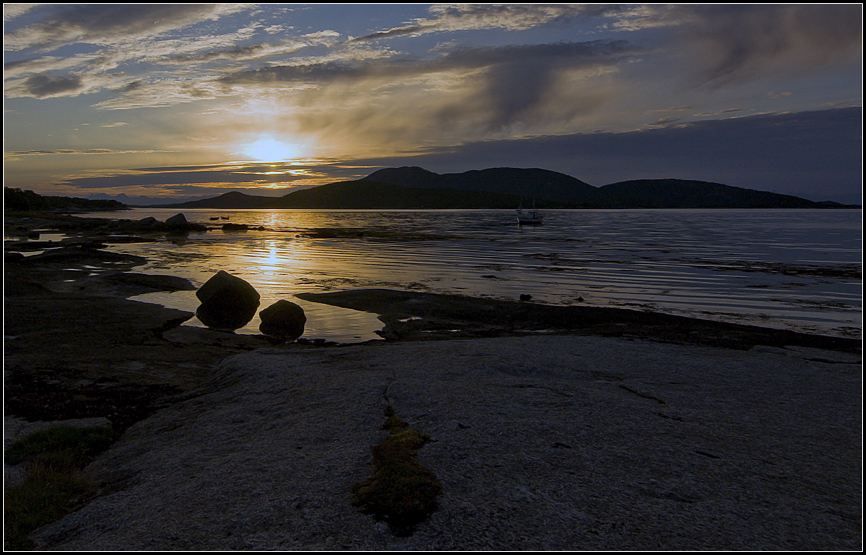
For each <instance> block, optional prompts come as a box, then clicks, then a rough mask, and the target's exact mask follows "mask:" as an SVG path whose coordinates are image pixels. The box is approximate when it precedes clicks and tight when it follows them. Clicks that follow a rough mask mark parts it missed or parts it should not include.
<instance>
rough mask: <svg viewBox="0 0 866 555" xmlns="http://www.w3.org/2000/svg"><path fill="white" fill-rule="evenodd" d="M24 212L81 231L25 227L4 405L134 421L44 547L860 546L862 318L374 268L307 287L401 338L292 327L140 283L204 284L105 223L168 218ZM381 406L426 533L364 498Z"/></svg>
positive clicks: (14, 286) (35, 413)
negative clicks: (397, 529)
mask: <svg viewBox="0 0 866 555" xmlns="http://www.w3.org/2000/svg"><path fill="white" fill-rule="evenodd" d="M85 221H86V220H85ZM6 224H7V227H8V226H10V225H12V226H15V229H16V231H18V232H20V233H27V232H28V231H27V227H28V226H30V228H31V230H32V228H35V227H37V226H39V227H44V226H46V225H58V226H59V225H64V226H70V227H67V228H66V229H67V230H68V231H69V232H70V235H71V238H70V239H68V240H67V241H66V242H65V243H64V244H63V245H62V246H60V245H57V244H52V245H42V247H49V248H47V249H45V252H44V253H42V254H36V255H32V256H26V257H25V256H15V255H14V253H13V252H12V251H14V250H16V249H15V247H16V245H15V244H14V242H9V243H7V244H6V245H5V247H6V249H5V250H6V263H5V264H4V279H5V285H4V300H5V307H4V321H5V338H4V381H5V386H6V387H5V416H6V417H7V422H8V419H9V418H10V417H11V418H14V419H16V420H17V421H18V422H20V421H27V422H31V421H60V420H66V419H70V418H105V419H106V421H107V422H109V423H110V424H111V425H112V426H113V427H114V428H115V430H116V431H118V432H119V433H121V434H122V435H121V436H120V440H119V441H118V442H117V443H116V444H115V445H114V446H112V447H111V448H110V449H109V451H107V452H106V453H104V454H103V455H101V456H100V457H99V458H98V459H97V460H96V461H94V463H92V464H91V465H90V467H88V469H87V474H88V475H89V476H90V477H91V478H92V479H93V480H95V481H97V482H99V483H102V484H103V488H104V493H105V494H104V495H103V496H101V497H99V498H97V499H95V500H93V501H92V502H90V503H89V504H87V505H86V506H84V507H83V508H81V509H80V510H78V511H76V512H75V513H73V514H71V515H69V516H67V517H65V518H63V519H62V520H60V521H58V522H56V523H54V524H52V525H49V526H47V527H44V528H43V529H41V530H40V531H38V532H37V534H35V536H34V537H35V539H36V541H37V544H38V546H39V547H40V548H41V549H87V550H101V549H112V550H121V549H123V550H126V549H135V550H143V549H323V550H324V549H485V550H486V549H503V550H504V549H859V548H860V547H862V528H861V525H862V505H861V503H860V500H861V493H862V480H861V474H860V470H861V468H862V451H861V448H862V442H861V431H862V429H861V421H860V415H861V409H862V398H861V391H862V373H861V364H862V363H861V352H862V351H861V342H860V341H857V340H851V339H840V338H830V337H820V336H810V335H804V334H795V333H791V332H784V331H781V330H771V329H764V328H756V327H751V326H737V325H731V324H721V323H715V322H706V321H701V320H694V319H689V318H678V317H671V316H664V315H658V314H651V313H644V312H634V311H624V310H615V309H595V308H592V307H548V306H544V305H537V304H534V303H529V302H518V301H514V302H505V301H492V300H485V299H470V298H466V297H458V296H443V295H429V294H419V293H408V292H399V291H384V290H371V291H355V292H343V293H329V294H323V295H306V296H305V297H304V298H305V299H307V300H315V301H318V302H327V303H332V304H336V305H339V306H345V307H349V308H354V309H358V310H365V311H370V312H375V313H377V314H380V319H381V320H382V321H383V331H382V335H383V337H384V338H385V341H378V342H373V343H370V344H363V345H352V346H328V347H324V348H323V347H321V346H318V345H316V344H310V343H306V344H305V343H297V342H294V343H289V344H284V345H279V346H274V345H272V344H271V341H270V340H268V339H267V338H265V337H264V336H243V335H237V334H233V333H226V332H219V331H213V330H206V329H201V328H192V327H190V326H185V325H183V323H184V322H185V321H186V320H188V319H189V318H191V317H192V314H190V313H186V312H183V311H176V310H170V309H165V308H162V307H159V306H156V305H150V304H145V303H138V302H134V301H129V300H127V299H126V297H128V296H130V295H134V294H139V293H141V292H146V291H154V290H172V289H184V288H191V287H192V285H191V284H190V283H188V282H185V280H177V279H175V278H173V277H172V276H150V275H145V274H138V273H136V272H135V271H134V270H135V268H136V267H137V266H139V265H141V264H142V263H143V262H144V261H143V260H141V259H136V258H135V257H128V256H120V255H115V254H113V253H111V252H108V251H106V250H104V249H103V248H101V246H102V245H105V244H106V242H110V241H112V240H156V239H157V238H158V237H157V236H156V235H154V234H160V233H165V232H166V230H164V229H152V230H150V231H148V230H141V231H142V232H141V233H139V231H140V230H137V229H133V228H131V227H130V228H128V229H124V230H123V232H122V233H119V232H118V231H117V230H114V231H113V232H111V233H108V232H106V230H105V228H104V226H106V225H108V224H106V223H104V222H103V223H100V222H90V221H87V223H84V224H82V223H76V222H66V221H63V222H62V224H57V221H55V224H50V223H46V221H38V220H34V219H30V220H27V221H22V220H11V221H10V220H9V219H8V218H7V222H6ZM115 225H116V224H115ZM129 225H130V226H131V225H132V224H129ZM74 226H78V227H77V229H76V228H75V227H74ZM22 228H23V229H22ZM31 232H32V231H31ZM148 233H150V235H148ZM121 237H124V239H120V238H121ZM26 245H27V246H26V247H24V243H22V244H21V245H17V246H18V247H19V249H18V250H21V248H27V249H29V248H34V241H30V242H28V243H26ZM385 406H391V407H392V408H393V409H394V410H395V411H396V413H397V415H399V416H400V417H401V418H403V419H405V420H407V421H408V422H409V423H410V424H411V425H413V426H415V427H417V428H419V429H421V430H422V431H424V432H426V433H427V434H429V435H430V436H431V438H432V440H433V441H432V443H430V444H428V445H426V446H424V447H423V449H421V450H420V452H419V457H420V458H421V460H422V462H423V463H424V464H425V465H426V466H427V467H428V468H430V469H431V470H432V471H433V472H434V473H435V474H436V475H437V476H438V477H439V479H440V481H441V482H442V484H443V490H442V494H441V499H440V508H439V510H438V511H436V512H435V513H434V514H433V515H432V516H431V517H430V519H429V520H428V521H427V522H425V523H423V524H421V525H420V526H419V527H418V529H417V530H416V531H415V533H414V534H412V535H411V536H409V537H397V536H395V535H394V534H392V533H390V531H389V530H388V527H387V526H386V525H384V524H382V523H378V522H376V521H374V520H373V519H372V518H371V517H370V516H368V515H364V514H362V513H360V512H359V511H358V510H357V509H356V508H355V507H353V506H352V505H351V503H350V499H351V493H350V489H351V486H352V484H353V483H356V482H358V481H360V480H363V479H364V478H365V477H366V476H367V475H369V473H370V464H371V461H370V447H371V446H372V445H374V444H375V443H376V442H377V441H379V439H381V435H382V434H383V432H382V431H381V429H380V427H381V423H382V420H383V417H382V411H383V408H384V407H385Z"/></svg>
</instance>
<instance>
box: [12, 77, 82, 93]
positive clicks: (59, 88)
mask: <svg viewBox="0 0 866 555" xmlns="http://www.w3.org/2000/svg"><path fill="white" fill-rule="evenodd" d="M83 86H84V84H83V83H82V81H81V78H80V77H78V76H76V75H67V76H64V77H53V76H51V75H46V74H44V73H41V74H38V75H32V76H30V77H28V78H27V79H26V80H25V81H24V88H25V89H26V90H27V92H28V93H30V94H32V95H33V96H35V97H37V98H43V97H46V96H54V95H57V94H61V93H67V92H71V91H77V90H79V89H81V88H82V87H83Z"/></svg>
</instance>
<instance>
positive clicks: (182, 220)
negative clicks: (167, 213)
mask: <svg viewBox="0 0 866 555" xmlns="http://www.w3.org/2000/svg"><path fill="white" fill-rule="evenodd" d="M165 225H167V226H169V227H180V228H186V227H188V226H189V222H188V221H186V216H184V215H183V214H175V215H174V216H172V217H171V218H169V219H167V220H166V221H165Z"/></svg>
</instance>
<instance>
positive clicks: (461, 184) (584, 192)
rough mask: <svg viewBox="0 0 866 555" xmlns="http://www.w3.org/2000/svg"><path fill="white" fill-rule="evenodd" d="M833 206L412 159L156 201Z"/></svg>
mask: <svg viewBox="0 0 866 555" xmlns="http://www.w3.org/2000/svg"><path fill="white" fill-rule="evenodd" d="M530 202H534V203H535V204H536V206H537V207H538V208H833V207H842V206H843V205H841V204H838V203H834V202H813V201H810V200H806V199H803V198H799V197H794V196H790V195H781V194H777V193H770V192H765V191H756V190H752V189H744V188H741V187H731V186H729V185H722V184H721V183H711V182H707V181H694V180H682V179H640V180H634V181H623V182H620V183H612V184H610V185H605V186H603V187H594V186H592V185H589V184H588V183H585V182H583V181H581V180H579V179H576V178H574V177H571V176H568V175H565V174H562V173H558V172H554V171H549V170H543V169H537V168H532V169H527V168H490V169H486V170H472V171H467V172H463V173H450V174H437V173H434V172H431V171H428V170H425V169H423V168H419V167H409V166H407V167H401V168H386V169H382V170H378V171H376V172H373V173H372V174H370V175H369V176H367V177H365V178H362V179H359V180H357V181H341V182H337V183H330V184H327V185H321V186H319V187H312V188H310V189H304V190H301V191H295V192H292V193H289V194H287V195H285V196H282V197H276V198H275V197H264V196H255V195H247V194H244V193H239V192H232V193H226V194H224V195H220V196H218V197H214V198H210V199H203V200H197V201H191V202H185V203H180V204H172V205H161V206H162V207H165V208H216V209H232V208H263V209H266V208H307V209H316V208H321V209H430V210H437V209H456V208H491V209H499V208H517V206H518V205H520V204H521V203H523V204H525V205H528V204H529V203H530Z"/></svg>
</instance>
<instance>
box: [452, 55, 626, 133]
mask: <svg viewBox="0 0 866 555" xmlns="http://www.w3.org/2000/svg"><path fill="white" fill-rule="evenodd" d="M638 51H639V48H637V47H635V46H634V45H632V44H630V43H628V42H627V41H624V40H597V41H589V42H579V43H574V42H562V43H555V44H538V45H522V46H505V47H498V48H471V49H470V48H460V49H456V50H454V51H452V52H449V53H448V55H447V56H445V58H444V59H443V60H442V62H441V63H442V65H444V66H450V67H469V68H480V67H486V68H487V74H486V75H485V87H484V88H485V93H486V95H487V96H488V99H489V101H490V106H491V108H492V110H491V115H490V120H489V126H490V128H491V129H493V130H498V129H500V128H503V127H505V126H507V125H509V124H511V123H514V122H516V121H520V120H521V119H523V118H524V117H525V116H527V115H528V114H529V113H530V112H531V111H532V110H533V109H534V108H535V107H536V106H538V105H539V103H540V101H541V99H542V97H543V96H544V94H545V93H546V92H548V91H549V90H550V89H551V86H552V84H553V81H554V80H555V78H556V77H557V76H559V75H561V73H562V72H563V71H565V70H578V69H587V68H592V67H602V66H613V65H616V64H618V63H620V62H621V61H622V60H623V59H625V58H627V57H629V56H631V55H633V54H635V53H637V52H638Z"/></svg>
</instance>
